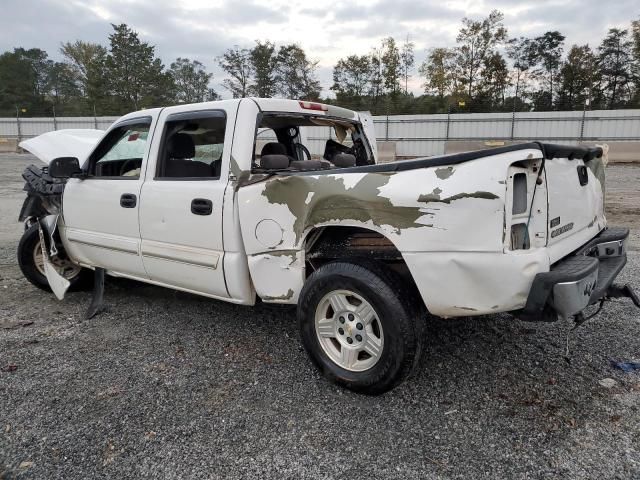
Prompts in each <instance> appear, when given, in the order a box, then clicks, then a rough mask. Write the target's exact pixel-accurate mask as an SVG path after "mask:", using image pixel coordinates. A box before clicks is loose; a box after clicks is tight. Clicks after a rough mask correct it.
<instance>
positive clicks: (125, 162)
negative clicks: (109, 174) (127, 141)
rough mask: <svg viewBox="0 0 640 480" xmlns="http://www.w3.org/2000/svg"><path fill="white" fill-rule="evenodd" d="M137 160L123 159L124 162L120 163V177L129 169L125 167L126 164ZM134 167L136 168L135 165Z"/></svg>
mask: <svg viewBox="0 0 640 480" xmlns="http://www.w3.org/2000/svg"><path fill="white" fill-rule="evenodd" d="M137 161H138V159H137V158H130V159H129V160H125V161H124V163H123V164H122V166H121V167H120V176H121V177H122V176H124V174H125V173H126V172H128V171H129V170H128V169H127V166H128V165H129V164H130V163H133V162H137ZM135 168H137V167H135Z"/></svg>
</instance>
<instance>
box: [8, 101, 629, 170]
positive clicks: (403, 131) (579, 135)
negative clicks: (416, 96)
mask: <svg viewBox="0 0 640 480" xmlns="http://www.w3.org/2000/svg"><path fill="white" fill-rule="evenodd" d="M116 119H117V117H57V118H0V151H15V148H16V144H17V143H18V142H19V141H20V140H22V139H25V138H29V137H33V136H36V135H40V134H41V133H45V132H48V131H51V130H60V129H66V128H96V129H105V128H107V127H108V126H109V125H111V124H112V123H113V122H114V121H115V120H116ZM374 126H375V130H376V137H377V140H378V146H379V149H380V150H381V151H382V152H383V156H384V157H385V159H386V160H390V159H393V158H409V157H422V156H431V155H441V154H443V153H449V152H453V151H460V150H461V149H467V150H469V149H473V148H486V147H490V146H498V145H503V144H508V143H512V142H525V141H530V140H541V141H546V142H554V143H583V142H584V143H600V142H606V143H609V144H610V145H611V153H612V156H613V158H614V160H615V157H616V156H617V155H618V153H617V152H620V154H619V155H620V156H621V158H622V157H624V158H626V159H632V160H640V110H592V111H582V112H580V111H578V112H518V113H468V114H436V115H389V116H376V117H374ZM328 130H329V129H328V128H327V127H308V131H307V135H306V136H307V142H308V145H307V146H308V147H309V149H310V150H311V151H312V152H313V153H321V152H322V151H323V149H324V142H325V141H326V139H327V138H330V137H331V132H330V131H328Z"/></svg>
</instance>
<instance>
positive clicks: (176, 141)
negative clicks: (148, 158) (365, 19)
mask: <svg viewBox="0 0 640 480" xmlns="http://www.w3.org/2000/svg"><path fill="white" fill-rule="evenodd" d="M226 123H227V121H226V117H225V114H224V112H221V111H207V112H189V113H186V114H184V113H178V114H173V115H170V116H169V117H168V118H167V121H166V122H165V127H164V134H163V141H162V148H161V150H160V156H159V161H158V167H157V171H156V178H157V179H177V178H180V179H183V180H199V179H217V178H220V170H221V168H222V153H223V146H224V135H225V130H226Z"/></svg>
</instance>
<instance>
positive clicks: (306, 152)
mask: <svg viewBox="0 0 640 480" xmlns="http://www.w3.org/2000/svg"><path fill="white" fill-rule="evenodd" d="M293 145H294V147H293V148H295V149H296V150H302V154H303V156H304V155H306V156H307V160H311V152H310V151H309V149H308V148H307V147H305V146H304V145H303V144H301V143H294V144H293Z"/></svg>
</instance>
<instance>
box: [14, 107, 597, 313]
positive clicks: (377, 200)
mask: <svg viewBox="0 0 640 480" xmlns="http://www.w3.org/2000/svg"><path fill="white" fill-rule="evenodd" d="M310 109H311V110H312V113H313V115H314V118H315V117H317V118H316V119H318V118H319V119H320V120H319V121H320V122H327V121H328V120H327V119H334V121H338V122H342V124H346V125H356V124H357V125H362V128H363V131H364V135H365V140H366V141H367V142H368V144H369V145H368V147H367V148H368V151H369V152H370V154H371V158H372V159H373V160H374V161H375V159H376V148H375V147H376V146H375V139H374V138H371V132H372V131H373V128H372V127H373V124H372V121H371V117H370V115H367V114H359V113H357V112H353V111H350V110H346V109H343V108H340V107H335V106H331V105H319V104H311V105H309V104H308V102H298V101H292V100H279V99H241V100H225V101H220V102H207V103H202V104H196V105H183V106H177V107H169V108H166V109H154V110H148V111H144V112H137V113H132V114H129V115H127V116H125V117H123V118H122V119H120V120H118V121H116V122H115V124H114V125H113V126H112V127H111V128H110V130H112V129H115V128H118V125H120V124H123V122H127V121H129V122H130V121H131V120H132V119H135V118H138V117H141V116H145V117H148V118H151V123H150V127H149V132H148V137H147V138H148V144H147V145H146V149H145V152H144V156H143V159H142V163H141V166H140V171H139V176H138V177H136V178H132V179H124V178H117V179H113V178H112V179H111V180H108V181H107V180H96V179H93V178H89V179H87V178H73V179H70V180H69V181H68V184H67V187H66V188H67V189H68V191H67V190H65V193H64V197H63V199H64V208H63V211H62V218H61V221H60V223H59V227H60V233H61V235H60V236H61V240H62V244H63V245H64V247H65V249H66V250H67V253H68V255H69V257H70V258H71V259H72V260H74V261H76V262H77V263H78V264H81V265H83V266H88V267H91V268H94V267H101V268H105V269H106V270H107V273H109V274H111V275H119V276H126V277H130V278H135V279H137V280H141V281H145V282H149V283H153V284H158V285H163V286H167V287H171V288H176V289H180V290H185V291H189V292H193V293H197V294H200V295H205V296H208V297H212V298H218V299H222V300H225V301H230V302H234V303H240V304H246V305H252V304H253V303H254V302H255V301H256V297H259V298H261V299H262V300H263V301H265V302H271V303H286V304H295V303H296V302H297V301H298V298H299V295H300V292H301V290H302V287H303V286H304V284H305V281H306V279H307V277H308V276H309V274H310V273H311V269H312V268H313V265H312V263H311V262H310V259H309V251H310V248H311V244H312V243H313V242H314V241H315V240H316V239H317V236H316V234H317V233H319V232H322V231H323V229H325V227H331V228H341V227H345V228H351V229H353V228H357V229H359V231H360V232H371V233H372V234H375V235H377V236H378V238H381V239H383V240H384V241H385V242H388V246H389V247H390V248H393V249H394V251H397V252H399V256H398V258H399V260H400V261H402V262H403V264H404V266H406V269H407V271H408V272H409V274H410V275H411V278H412V279H413V282H414V283H415V285H416V287H417V289H418V291H419V293H420V295H421V297H422V300H423V301H424V304H425V306H426V307H427V309H428V310H429V311H430V312H431V313H432V314H434V315H438V316H442V317H457V316H470V315H482V314H487V313H496V312H511V311H516V310H519V309H522V308H523V307H524V306H525V304H526V303H527V298H528V296H529V294H530V290H531V288H532V284H533V282H534V279H535V278H536V276H537V275H538V274H541V273H545V272H549V271H550V269H551V268H552V266H553V265H554V263H556V262H557V261H559V260H561V259H563V258H564V257H566V256H567V255H569V254H570V253H571V252H574V251H575V250H577V249H578V248H579V247H581V246H582V245H584V244H585V243H587V242H588V241H589V240H591V239H592V238H593V237H595V236H596V235H597V234H598V233H599V232H601V231H602V230H603V229H604V228H605V227H606V219H605V217H604V207H603V198H604V194H603V191H604V164H605V163H606V162H603V161H602V159H600V156H595V155H594V154H593V152H592V151H590V150H589V151H586V152H587V153H585V151H580V152H581V153H580V152H578V153H579V155H578V153H576V152H573V151H571V150H570V148H569V147H567V149H565V150H563V148H564V147H562V146H551V145H544V144H526V145H523V146H513V147H505V148H498V149H493V150H491V151H487V152H481V153H478V152H475V153H474V152H467V153H465V154H461V155H453V156H443V157H437V158H432V159H419V160H415V161H410V162H407V163H403V162H395V163H391V164H385V165H375V164H374V165H364V166H361V165H358V166H352V167H346V168H343V169H340V168H337V167H336V166H334V167H332V168H329V169H327V170H324V169H323V170H318V171H294V170H284V171H264V169H263V170H261V171H258V170H259V169H258V170H256V168H255V166H256V163H255V160H256V158H255V149H256V132H257V129H258V126H259V122H260V118H261V117H262V115H264V114H265V113H274V112H275V113H276V114H278V113H280V114H290V115H292V116H298V117H300V116H303V115H309V112H310ZM208 110H216V111H223V112H224V114H225V118H226V120H227V127H226V133H225V135H224V145H223V146H224V148H223V153H222V154H221V157H220V159H221V162H222V164H221V169H220V176H219V178H214V179H208V180H206V181H198V182H191V183H188V184H187V183H186V182H187V181H188V180H189V179H184V180H183V181H182V182H183V183H181V182H176V183H170V182H167V181H166V180H163V181H159V180H158V179H157V178H156V173H157V171H158V168H157V164H158V159H159V158H160V155H162V152H163V148H164V147H163V144H162V142H163V141H164V140H163V137H164V134H163V132H164V129H165V125H166V123H167V122H169V121H170V120H169V119H170V118H172V117H171V116H172V115H174V116H175V115H181V114H184V113H189V112H201V111H208ZM320 117H323V118H320ZM336 119H337V120H336ZM345 122H352V123H351V124H349V123H345ZM55 133H56V134H55V135H51V134H45V135H44V136H41V137H38V138H36V139H33V140H29V141H28V142H24V145H23V146H24V148H26V149H28V150H29V149H30V150H31V151H32V152H34V153H36V154H38V153H40V154H41V155H42V158H43V160H45V161H47V162H48V161H50V160H51V159H52V158H53V157H55V156H59V155H71V154H72V153H73V152H72V151H70V150H69V148H67V149H66V150H64V151H61V153H59V154H58V155H55V154H54V153H53V152H54V151H55V150H56V148H58V147H56V145H58V144H59V143H60V139H61V138H64V136H65V134H64V133H63V132H55ZM108 134H109V132H107V133H106V135H107V136H108ZM46 135H49V137H46ZM74 135H75V136H76V137H78V138H81V140H79V142H78V145H77V152H76V155H77V156H78V157H79V158H80V159H81V160H82V161H84V159H87V158H90V156H91V154H92V152H93V151H98V150H99V148H100V146H99V144H98V146H96V145H95V144H96V143H97V142H98V140H100V138H102V132H92V133H88V134H86V135H85V136H83V134H76V133H74V132H68V138H72V137H74ZM91 139H93V140H91ZM91 142H93V143H94V145H93V146H91V148H88V147H87V145H88V144H89V143H91ZM365 143H366V142H365ZM58 146H59V145H58ZM600 154H601V152H600ZM574 155H578V157H577V158H573V157H574ZM580 155H582V156H580ZM583 156H584V160H583ZM587 157H589V158H587ZM569 158H571V159H569ZM411 162H413V163H411ZM81 163H84V162H81ZM576 169H577V170H576ZM581 169H582V170H581ZM585 172H586V173H585ZM579 175H582V176H581V177H580V181H581V182H582V181H585V183H584V185H582V184H578V176H579ZM123 193H131V194H134V195H135V196H136V200H137V202H138V203H137V204H136V205H135V207H136V208H135V209H133V208H131V209H129V210H126V209H125V210H122V209H121V208H120V207H119V206H118V205H117V202H118V199H119V198H120V197H121V195H122V194H123ZM192 197H198V198H203V199H209V200H210V201H211V202H212V212H213V213H211V215H210V216H208V217H199V218H198V219H197V221H196V219H194V217H192V216H191V213H190V212H189V205H188V203H187V202H189V201H191V198H192ZM90 199H91V201H89V200H90ZM92 202H93V204H92V205H88V204H87V203H92ZM163 202H165V203H163ZM183 203H184V204H183ZM138 208H139V210H138ZM96 209H97V210H98V211H100V212H102V215H97V214H96ZM172 229H173V230H172ZM198 252H200V253H201V254H202V255H201V257H202V258H196V257H198V255H199V253H198ZM347 260H348V258H347ZM158 272H160V273H158Z"/></svg>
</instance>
